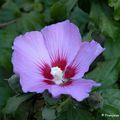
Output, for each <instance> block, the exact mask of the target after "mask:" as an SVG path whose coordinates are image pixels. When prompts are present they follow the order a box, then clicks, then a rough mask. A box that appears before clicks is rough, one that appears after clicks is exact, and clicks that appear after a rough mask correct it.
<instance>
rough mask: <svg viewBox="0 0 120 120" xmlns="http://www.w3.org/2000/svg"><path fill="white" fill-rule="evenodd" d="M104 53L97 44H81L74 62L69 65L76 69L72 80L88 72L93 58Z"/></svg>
mask: <svg viewBox="0 0 120 120" xmlns="http://www.w3.org/2000/svg"><path fill="white" fill-rule="evenodd" d="M103 51H104V48H102V47H101V46H100V44H99V43H97V42H95V41H94V40H92V41H91V42H90V43H89V42H83V43H82V44H81V46H80V49H79V52H78V54H77V56H76V58H75V59H74V61H73V62H72V63H71V64H70V65H69V66H72V67H73V68H75V69H76V74H75V76H74V77H72V79H79V78H82V77H83V75H84V73H85V72H87V71H88V70H89V66H90V64H91V63H92V62H93V61H94V60H95V58H96V57H97V56H98V55H99V54H101V53H102V52H103ZM69 66H68V67H69Z"/></svg>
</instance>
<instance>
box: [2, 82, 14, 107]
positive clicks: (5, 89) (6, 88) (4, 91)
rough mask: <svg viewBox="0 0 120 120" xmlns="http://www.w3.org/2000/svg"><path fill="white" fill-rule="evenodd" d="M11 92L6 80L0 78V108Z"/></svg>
mask: <svg viewBox="0 0 120 120" xmlns="http://www.w3.org/2000/svg"><path fill="white" fill-rule="evenodd" d="M11 94H12V92H11V89H10V88H9V86H8V84H7V81H3V80H0V109H2V107H3V106H4V105H5V103H6V101H7V100H8V99H9V97H10V96H11Z"/></svg>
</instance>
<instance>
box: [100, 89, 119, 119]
mask: <svg viewBox="0 0 120 120" xmlns="http://www.w3.org/2000/svg"><path fill="white" fill-rule="evenodd" d="M102 96H103V99H104V106H103V109H102V110H101V111H102V113H104V114H109V115H118V117H114V119H115V120H119V117H120V116H119V115H120V90H119V89H111V88H109V89H105V90H102ZM114 119H112V120H114ZM109 120H111V119H109Z"/></svg>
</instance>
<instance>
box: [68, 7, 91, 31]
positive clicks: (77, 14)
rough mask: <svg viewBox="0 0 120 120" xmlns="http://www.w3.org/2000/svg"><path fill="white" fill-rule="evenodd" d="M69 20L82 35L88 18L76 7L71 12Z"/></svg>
mask: <svg viewBox="0 0 120 120" xmlns="http://www.w3.org/2000/svg"><path fill="white" fill-rule="evenodd" d="M70 20H71V21H72V22H74V23H75V24H76V25H77V26H78V27H79V28H80V31H81V33H83V31H84V29H85V26H86V24H87V23H88V21H89V16H88V14H87V13H85V12H84V11H83V10H82V9H80V8H79V7H78V6H76V7H75V8H74V10H73V11H72V12H71V15H70Z"/></svg>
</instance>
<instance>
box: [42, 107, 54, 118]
mask: <svg viewBox="0 0 120 120" xmlns="http://www.w3.org/2000/svg"><path fill="white" fill-rule="evenodd" d="M42 117H43V119H45V120H55V118H56V115H55V109H52V108H44V109H43V110H42Z"/></svg>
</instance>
